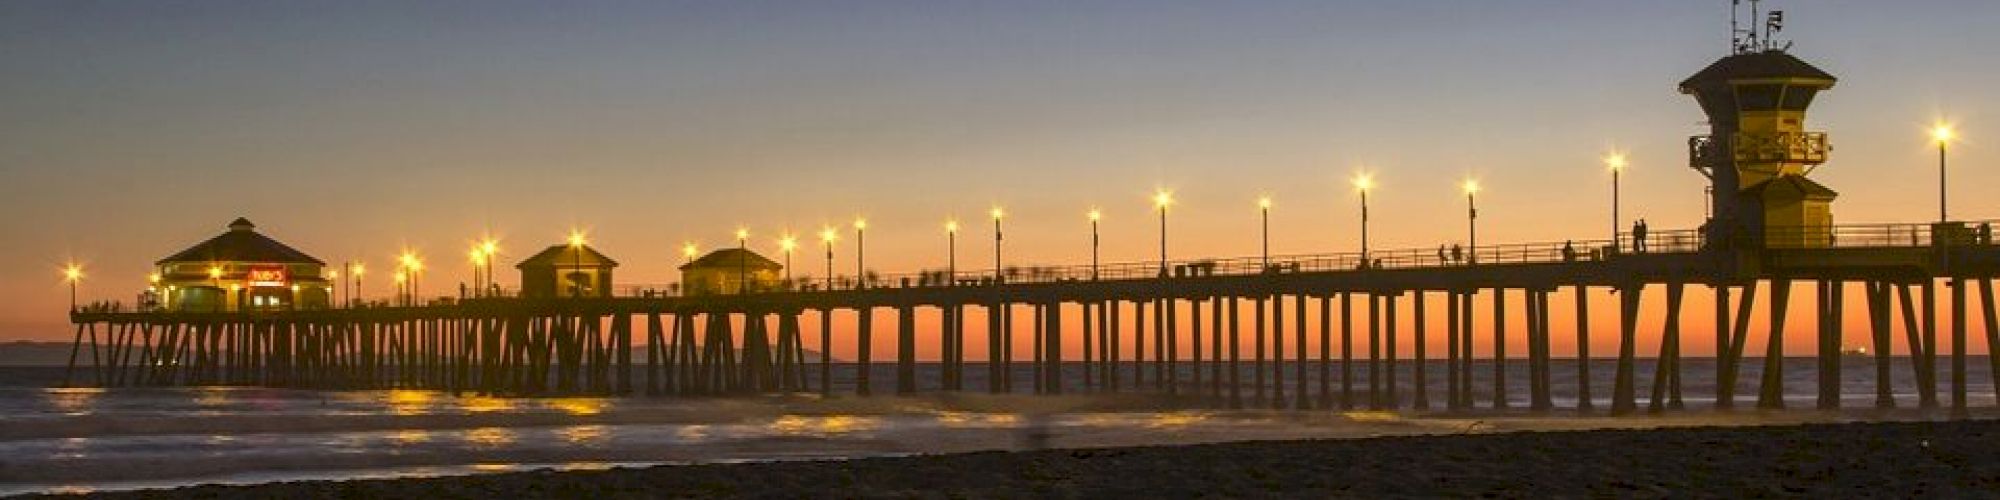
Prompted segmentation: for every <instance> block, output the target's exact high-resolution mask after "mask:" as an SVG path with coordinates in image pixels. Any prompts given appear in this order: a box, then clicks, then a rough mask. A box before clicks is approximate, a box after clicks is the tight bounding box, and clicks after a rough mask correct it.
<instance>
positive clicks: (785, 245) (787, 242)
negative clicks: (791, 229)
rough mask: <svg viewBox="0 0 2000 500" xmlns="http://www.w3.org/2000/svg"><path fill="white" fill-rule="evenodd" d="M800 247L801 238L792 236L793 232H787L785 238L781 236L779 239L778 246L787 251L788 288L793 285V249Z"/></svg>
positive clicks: (786, 281) (786, 275)
mask: <svg viewBox="0 0 2000 500" xmlns="http://www.w3.org/2000/svg"><path fill="white" fill-rule="evenodd" d="M798 247H799V239H798V238H794V237H792V233H785V237H784V238H780V239H778V248H779V249H780V250H784V251H785V287H786V288H791V286H792V249H795V248H798Z"/></svg>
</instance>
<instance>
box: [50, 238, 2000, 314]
mask: <svg viewBox="0 0 2000 500" xmlns="http://www.w3.org/2000/svg"><path fill="white" fill-rule="evenodd" d="M1994 222H2000V221H1994V220H1980V221H1963V222H1960V221H1954V222H1948V223H1880V224H1843V225H1836V226H1832V227H1830V228H1801V227H1790V228H1784V227H1769V228H1765V231H1764V234H1759V235H1749V236H1744V237H1743V240H1742V241H1743V242H1745V243H1746V244H1749V245H1752V246H1753V247H1768V248H1776V249H1801V248H1802V249H1837V248H1912V247H1931V246H1934V245H1935V244H1938V243H1945V244H1949V245H1955V246H1964V245H1991V244H1993V238H1992V230H1991V227H1992V225H1993V224H1994ZM1616 241H1617V244H1616V245H1613V240H1610V239H1581V240H1569V241H1562V242H1536V243H1505V244H1498V245H1483V246H1478V247H1471V248H1467V247H1462V246H1457V245H1440V246H1437V247H1429V248H1396V249H1382V250H1370V251H1367V252H1360V251H1352V252H1333V253H1315V254H1283V255H1271V256H1268V257H1267V256H1246V257H1231V258H1212V259H1182V260H1168V261H1165V262H1162V261H1158V260H1152V261H1125V262H1113V263H1103V264H1098V265H1095V266H1093V265H1088V264H1082V265H1059V266H1037V265H1012V266H1004V267H1002V268H1000V269H998V270H997V271H996V270H995V269H991V268H986V269H960V270H958V271H957V272H956V273H952V272H950V271H948V270H945V269H926V270H921V271H916V272H909V273H895V274H876V273H873V272H870V273H868V274H866V275H864V276H860V277H857V276H853V275H835V276H833V277H832V279H831V280H829V279H828V277H826V276H814V275H810V274H804V273H801V274H799V275H796V276H795V277H793V278H792V279H789V280H780V281H778V282H775V283H766V284H761V286H753V287H752V288H751V289H750V290H749V292H750V293H796V292H806V293H811V292H825V291H851V290H860V289H881V288H934V287H947V286H993V285H995V284H996V283H997V284H1003V285H1032V284H1052V283H1069V282H1083V281H1130V280H1151V279H1162V278H1201V277H1213V276H1252V275H1259V274H1297V273H1325V272H1351V271H1393V270H1410V269H1437V268H1450V267H1464V266H1479V265H1520V264H1554V263H1565V262H1601V261H1607V260H1612V259H1616V258H1619V257H1620V256H1623V255H1636V254H1691V253H1697V252H1701V251H1703V250H1704V249H1706V248H1707V246H1708V243H1709V242H1708V241H1707V240H1706V238H1705V235H1704V234H1703V233H1702V231H1700V230H1693V229H1689V230H1672V231H1653V232H1650V233H1649V234H1647V235H1646V236H1645V237H1644V238H1640V237H1639V236H1638V235H1637V234H1634V233H1632V232H1624V233H1620V234H1618V235H1617V240H1616ZM808 267H809V266H808ZM611 295H612V296H613V297H620V298H669V297H679V296H682V295H683V290H682V289H681V287H680V284H678V283H664V284H618V285H614V287H613V289H612V290H611ZM519 296H520V290H519V289H518V288H509V287H493V288H489V289H487V290H484V291H478V290H475V291H474V293H472V296H470V297H451V296H437V297H429V298H425V299H423V300H422V301H421V305H425V306H437V305H451V304H454V303H456V302H459V301H463V300H481V299H504V298H516V297H519ZM400 305H401V304H398V303H395V302H393V301H385V300H372V301H361V302H353V301H350V302H348V303H346V304H341V305H340V306H341V307H342V308H360V307H368V308H383V307H398V306H400ZM87 309H93V310H99V311H125V310H134V311H137V310H136V309H130V308H126V307H124V306H123V304H119V303H116V302H99V303H93V304H91V305H90V306H89V307H87Z"/></svg>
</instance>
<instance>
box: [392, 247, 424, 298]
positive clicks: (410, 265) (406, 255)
mask: <svg viewBox="0 0 2000 500" xmlns="http://www.w3.org/2000/svg"><path fill="white" fill-rule="evenodd" d="M396 262H398V263H401V264H402V266H403V270H402V273H404V274H406V275H407V276H408V279H409V286H408V287H407V288H406V290H405V291H406V293H407V295H408V300H407V305H416V303H417V296H418V295H419V294H421V293H422V288H421V287H422V286H423V281H422V280H421V279H418V276H419V275H420V274H421V273H422V272H423V269H424V261H423V260H421V259H419V258H417V254H416V253H414V252H411V251H409V250H404V251H403V254H402V255H399V256H397V257H396Z"/></svg>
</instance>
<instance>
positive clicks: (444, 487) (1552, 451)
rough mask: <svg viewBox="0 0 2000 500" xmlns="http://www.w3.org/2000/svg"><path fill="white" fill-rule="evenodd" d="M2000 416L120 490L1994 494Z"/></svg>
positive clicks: (159, 493)
mask: <svg viewBox="0 0 2000 500" xmlns="http://www.w3.org/2000/svg"><path fill="white" fill-rule="evenodd" d="M1996 442H2000V421H1993V420H1979V421H1958V422H1891V423H1844V424H1798V425H1760V426H1740V427H1677V428H1659V429H1620V430H1588V431H1543V432H1502V433H1492V434H1472V435H1425V436H1395V437H1380V438H1361V439H1325V440H1293V441H1255V442H1237V443H1221V444H1200V445H1183V446H1154V447H1123V448H1078V449H1048V450H1037V451H1015V452H999V451H993V452H974V453H960V454H943V455H923V456H908V457H888V458H865V459H854V460H829V461H795V462H761V463H739V464H709V465H687V466H659V467H650V468H614V469H610V470H599V471H566V472H555V471H533V472H521V473H504V474H489V475H477V476H458V477H439V478H416V479H394V480H355V481H301V482H288V483H273V484H262V485H251V486H216V485H205V486H195V487H186V488H178V489H171V490H144V491H131V492H115V493H104V494H98V495H95V496H101V497H108V498H412V497H430V498H490V497H508V498H530V497H540V498H586V497H588V498H605V497H621V498H649V497H765V498H798V497H1083V496H1117V497H1138V496H1146V497H1192V496H1199V495H1208V496H1228V497H1254V496H1300V497H1327V496H1341V497H1370V498H1380V497H1434V496H1490V497H1550V496H1555V497H1580V496H1617V497H1666V496H1727V497H1740V496H1802V497H1819V498H1829V497H1858V496H1937V495H1943V496H1951V497H1963V496H1990V495H1994V494H1996V492H2000V460H1996V458H2000V448H1996V447H1995V446H1994V444H1995V443H1996Z"/></svg>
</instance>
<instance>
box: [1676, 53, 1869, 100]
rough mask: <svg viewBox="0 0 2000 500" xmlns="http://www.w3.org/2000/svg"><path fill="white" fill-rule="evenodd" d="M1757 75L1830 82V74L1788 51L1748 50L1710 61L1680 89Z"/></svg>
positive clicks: (1831, 80) (1760, 76)
mask: <svg viewBox="0 0 2000 500" xmlns="http://www.w3.org/2000/svg"><path fill="white" fill-rule="evenodd" d="M1759 78H1803V79H1809V80H1825V81H1826V84H1827V85H1833V82H1834V80H1835V78H1834V77H1833V75H1832V74H1830V73H1827V72H1825V71H1821V70H1820V69H1819V68H1817V67H1814V66H1813V65H1811V64H1808V63H1806V62H1805V61H1802V60H1800V59H1799V58H1797V57H1793V56H1792V55H1791V54H1787V53H1784V52H1779V51H1775V50H1770V51H1764V52H1749V53H1743V54H1736V55H1731V56H1728V57H1724V58H1721V59H1717V60H1715V62H1713V63H1710V64H1709V65H1708V67H1706V68H1702V70H1701V71H1697V72H1695V74H1694V76H1690V77H1688V79H1686V80H1682V81H1681V92H1692V91H1694V89H1697V88H1700V87H1706V86H1712V85H1723V84H1727V83H1729V81H1731V80H1750V79H1759Z"/></svg>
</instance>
